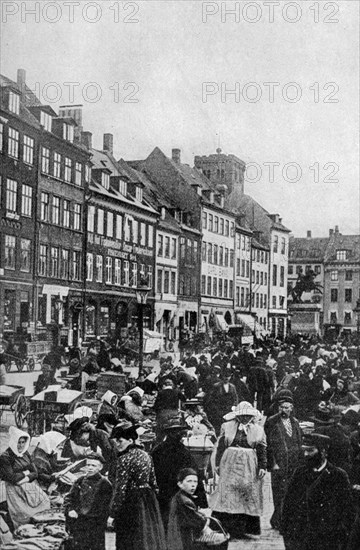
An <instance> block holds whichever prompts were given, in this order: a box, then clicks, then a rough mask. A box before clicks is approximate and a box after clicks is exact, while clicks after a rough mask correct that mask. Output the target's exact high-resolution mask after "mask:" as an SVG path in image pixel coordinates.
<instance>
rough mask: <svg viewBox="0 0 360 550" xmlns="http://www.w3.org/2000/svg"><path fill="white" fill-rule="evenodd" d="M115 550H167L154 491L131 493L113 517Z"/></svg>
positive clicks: (144, 490)
mask: <svg viewBox="0 0 360 550" xmlns="http://www.w3.org/2000/svg"><path fill="white" fill-rule="evenodd" d="M114 528H115V533H116V550H166V538H165V532H164V527H163V523H162V519H161V515H160V510H159V504H158V501H157V498H156V495H155V493H154V492H153V491H152V490H151V489H148V488H146V489H136V490H135V491H132V492H131V493H130V494H129V496H128V498H127V499H126V502H125V503H124V505H123V507H122V508H121V510H120V511H119V512H118V513H117V514H116V516H115V518H114Z"/></svg>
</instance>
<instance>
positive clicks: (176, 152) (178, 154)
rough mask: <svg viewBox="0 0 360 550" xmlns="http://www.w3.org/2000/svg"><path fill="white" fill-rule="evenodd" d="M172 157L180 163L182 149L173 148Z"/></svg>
mask: <svg viewBox="0 0 360 550" xmlns="http://www.w3.org/2000/svg"><path fill="white" fill-rule="evenodd" d="M171 158H172V160H173V161H174V162H176V164H180V162H181V151H180V149H172V150H171Z"/></svg>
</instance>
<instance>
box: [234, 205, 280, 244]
mask: <svg viewBox="0 0 360 550" xmlns="http://www.w3.org/2000/svg"><path fill="white" fill-rule="evenodd" d="M233 198H234V197H233ZM228 206H229V207H230V208H231V209H232V210H233V211H234V212H236V213H238V214H244V215H245V219H246V221H247V223H248V225H249V227H250V229H252V230H253V231H260V232H261V237H259V239H258V241H259V242H260V244H266V245H269V244H270V233H271V230H274V229H276V230H278V231H283V232H284V233H290V229H288V228H287V227H285V225H283V224H282V223H281V221H280V220H279V221H275V220H274V219H272V215H271V214H270V213H269V212H268V211H267V210H265V208H263V207H262V206H261V205H260V204H259V203H258V202H257V201H256V200H254V199H253V198H252V197H250V196H249V195H242V196H238V195H237V197H236V203H233V204H232V202H231V197H230V201H229V202H228Z"/></svg>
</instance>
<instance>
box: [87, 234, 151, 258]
mask: <svg viewBox="0 0 360 550" xmlns="http://www.w3.org/2000/svg"><path fill="white" fill-rule="evenodd" d="M88 242H89V243H91V244H99V245H101V246H103V247H105V248H107V249H108V253H109V255H110V256H116V257H117V258H123V259H124V260H130V261H132V262H135V261H136V260H137V254H141V255H142V256H152V255H153V251H152V250H148V249H147V248H143V247H141V246H137V245H135V244H126V243H123V242H119V241H114V240H111V239H106V238H105V237H102V236H100V235H94V234H92V233H90V234H88Z"/></svg>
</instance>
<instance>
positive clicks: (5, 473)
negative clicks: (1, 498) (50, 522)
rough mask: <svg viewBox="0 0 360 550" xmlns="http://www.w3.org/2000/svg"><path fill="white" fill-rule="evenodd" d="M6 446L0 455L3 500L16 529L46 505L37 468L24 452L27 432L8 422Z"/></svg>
mask: <svg viewBox="0 0 360 550" xmlns="http://www.w3.org/2000/svg"><path fill="white" fill-rule="evenodd" d="M9 438H10V439H9V446H8V448H7V449H6V450H5V452H4V453H2V454H1V455H0V472H1V478H2V479H3V480H4V481H5V487H6V500H7V504H8V508H9V514H10V517H11V520H12V522H13V524H14V528H15V529H16V528H17V527H18V526H19V525H23V524H25V523H29V521H30V519H31V518H32V517H33V516H34V515H35V514H37V513H38V512H43V511H44V510H48V509H49V508H50V501H49V498H48V496H47V495H46V493H44V491H43V490H42V489H41V487H40V486H39V484H38V481H37V478H38V472H37V469H36V466H35V465H34V463H33V461H32V459H31V457H30V454H29V452H28V449H29V446H30V436H29V434H28V433H26V432H23V431H22V430H19V429H18V428H15V426H10V428H9Z"/></svg>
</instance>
